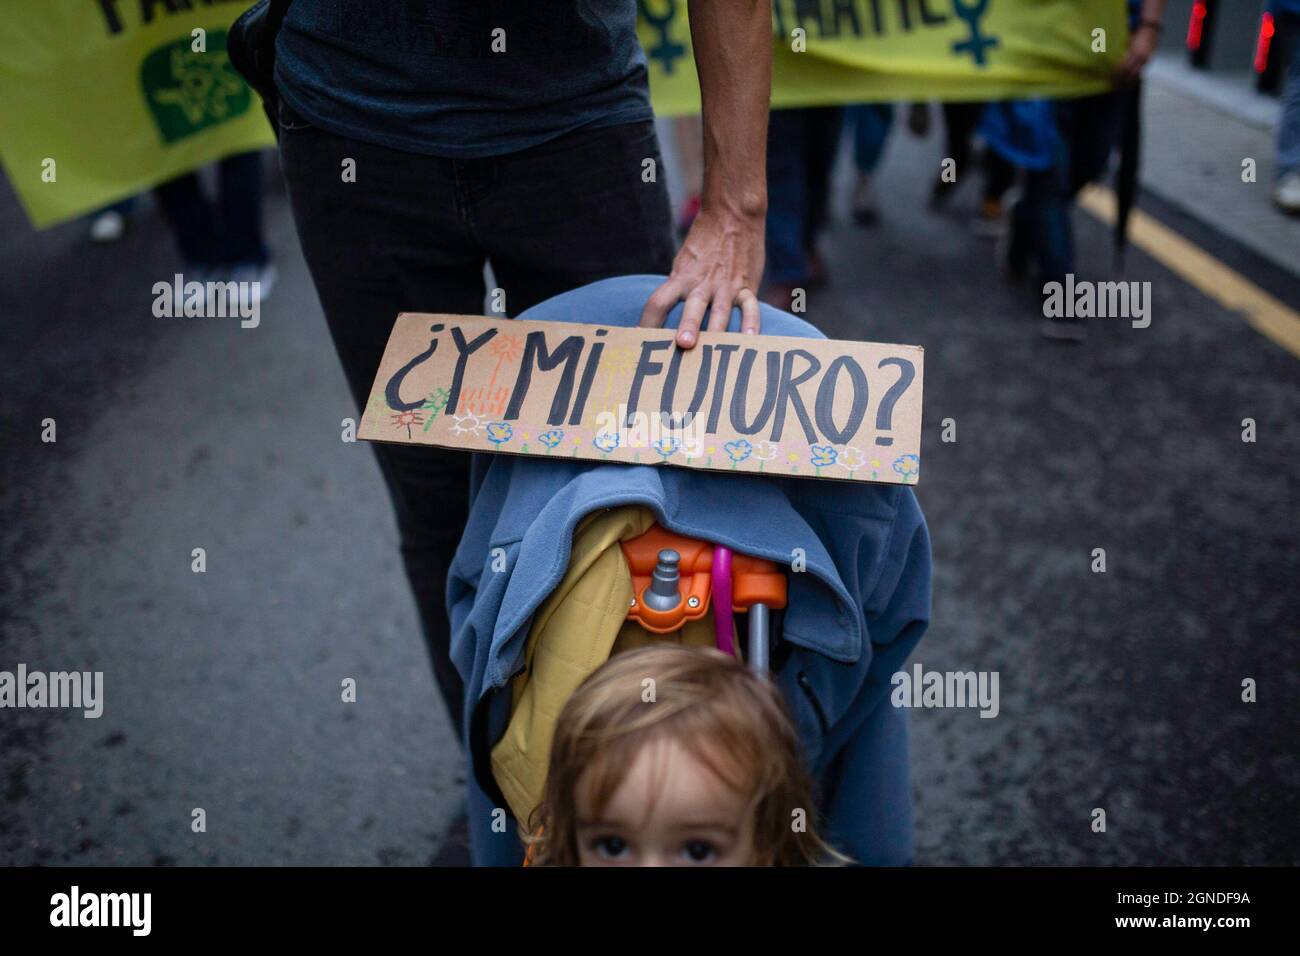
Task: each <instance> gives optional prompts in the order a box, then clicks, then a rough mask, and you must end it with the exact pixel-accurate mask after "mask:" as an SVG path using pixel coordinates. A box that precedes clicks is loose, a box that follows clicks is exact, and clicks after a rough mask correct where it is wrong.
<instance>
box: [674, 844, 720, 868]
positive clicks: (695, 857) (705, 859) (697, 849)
mask: <svg viewBox="0 0 1300 956" xmlns="http://www.w3.org/2000/svg"><path fill="white" fill-rule="evenodd" d="M683 851H684V852H685V854H686V858H687V859H688V860H690V861H691V862H692V863H712V862H713V861H714V860H715V859H717V856H718V851H717V848H716V847H714V845H713V844H712V843H709V842H707V841H705V840H692V841H691V842H690V843H687V844H686V846H685V847H683Z"/></svg>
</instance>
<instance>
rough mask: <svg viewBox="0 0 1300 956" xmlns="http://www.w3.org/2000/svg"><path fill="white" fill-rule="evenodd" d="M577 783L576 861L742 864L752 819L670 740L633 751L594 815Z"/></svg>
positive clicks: (749, 847)
mask: <svg viewBox="0 0 1300 956" xmlns="http://www.w3.org/2000/svg"><path fill="white" fill-rule="evenodd" d="M589 789H590V788H589V787H587V786H585V778H584V779H580V780H579V781H578V787H577V790H578V793H577V811H578V827H577V837H578V864H579V865H580V866H748V865H750V864H751V863H752V862H753V857H754V834H753V821H752V820H751V819H749V814H748V810H747V807H746V804H747V802H748V801H747V799H746V797H745V796H744V795H742V794H739V793H736V792H735V791H734V790H731V789H730V788H728V787H727V786H726V785H725V784H724V783H723V782H722V781H721V780H719V779H718V777H717V776H716V775H715V774H714V773H713V771H711V770H710V769H709V768H708V767H707V766H706V765H705V764H703V763H701V762H700V761H699V760H698V759H697V758H696V757H695V756H694V755H692V754H691V752H690V751H689V750H687V749H686V748H685V747H682V746H681V745H680V744H678V743H677V742H676V741H675V740H670V739H661V740H656V741H653V742H652V743H649V744H647V745H646V746H644V747H642V748H641V752H640V753H638V754H637V755H636V759H635V761H634V762H633V764H632V766H631V767H630V768H629V770H628V773H627V776H626V777H624V779H623V782H622V783H621V784H620V785H619V788H618V789H617V790H616V791H614V795H613V796H612V797H611V798H610V800H609V802H608V804H607V805H606V806H605V808H604V812H603V813H601V814H600V817H599V819H597V816H596V814H595V812H594V810H593V808H592V806H591V803H590V795H589V794H588V792H587V791H588V790H589Z"/></svg>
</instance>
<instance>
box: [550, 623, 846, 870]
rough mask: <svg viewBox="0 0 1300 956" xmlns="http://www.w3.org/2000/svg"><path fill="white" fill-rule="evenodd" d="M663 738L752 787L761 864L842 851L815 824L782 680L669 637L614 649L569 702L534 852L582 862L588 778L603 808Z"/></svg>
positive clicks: (735, 786) (810, 861)
mask: <svg viewBox="0 0 1300 956" xmlns="http://www.w3.org/2000/svg"><path fill="white" fill-rule="evenodd" d="M649 680H653V682H654V683H653V684H650V683H649ZM651 688H653V697H652V696H651V694H650V689H651ZM662 738H668V739H671V740H673V741H675V742H676V743H678V744H680V745H681V746H683V747H685V748H686V749H687V750H688V752H689V753H691V755H692V756H694V757H695V758H696V759H698V760H699V761H700V762H701V763H702V764H704V765H705V766H706V767H708V768H709V770H710V771H712V772H713V773H714V774H715V775H716V776H717V778H718V779H719V780H720V781H721V782H722V783H723V784H725V785H726V786H727V787H729V788H730V789H732V790H734V791H736V792H737V793H741V794H745V795H747V796H751V799H752V803H751V805H750V810H751V812H752V817H751V819H752V820H753V825H754V848H755V859H754V860H753V861H752V862H753V864H754V865H757V866H806V865H818V864H828V863H842V862H844V861H845V858H844V857H842V856H841V855H840V854H838V853H836V852H835V851H834V850H832V849H831V848H830V847H829V846H828V845H827V844H826V843H825V842H824V841H823V840H822V839H821V838H820V837H819V836H818V835H817V832H816V826H815V823H816V821H815V816H816V812H815V809H814V806H813V799H812V787H811V785H810V783H809V780H808V775H807V773H806V771H805V770H804V766H803V762H802V760H801V757H800V751H799V740H798V737H797V736H796V734H795V730H794V726H793V724H792V723H791V721H790V718H789V715H788V714H787V713H786V709H785V705H784V702H783V701H782V700H781V694H780V692H779V691H778V690H777V688H776V687H775V686H774V685H773V684H772V683H771V682H770V681H768V680H766V679H764V678H763V677H760V676H758V675H756V674H754V673H753V672H752V671H750V670H749V669H747V668H746V667H745V666H744V665H743V664H742V663H741V662H739V661H737V660H736V659H735V658H733V657H728V656H726V655H724V654H722V653H721V652H719V651H716V650H708V649H702V648H697V647H683V646H681V645H676V644H666V643H665V644H657V645H652V646H650V647H645V648H640V649H638V650H634V651H628V652H626V653H623V654H619V655H617V656H615V657H613V658H611V659H610V660H609V661H607V662H606V663H605V664H604V665H603V666H602V667H601V668H600V669H599V670H597V671H596V672H595V673H594V674H592V675H591V676H590V677H588V678H587V680H586V681H585V682H584V683H583V684H582V686H581V687H579V688H578V689H577V691H575V692H574V694H573V696H572V697H571V698H570V699H569V701H568V703H567V704H566V705H565V706H564V709H563V710H562V711H561V712H560V716H559V720H558V722H557V723H556V727H555V738H554V741H553V742H552V744H551V756H550V768H549V770H548V772H547V776H546V788H545V792H544V794H543V797H542V802H541V803H540V804H539V805H538V807H537V809H536V810H535V811H534V813H533V815H532V819H531V820H530V821H529V831H530V832H531V833H533V834H534V836H533V837H532V838H531V839H530V840H529V843H530V847H529V859H530V862H531V863H533V864H535V865H548V864H549V865H552V866H576V865H577V863H578V841H577V819H576V813H577V809H576V808H577V795H578V787H579V785H580V784H581V785H582V786H583V787H584V790H585V794H584V795H585V796H587V797H588V798H589V799H590V801H591V805H592V807H593V809H594V810H595V812H596V813H598V814H599V813H601V812H603V810H604V808H605V807H606V806H607V805H608V802H609V800H610V799H611V798H612V797H613V795H614V793H615V792H616V791H617V790H618V788H619V786H620V785H621V784H622V782H623V780H624V778H625V777H626V776H627V773H628V770H629V769H630V768H631V766H632V764H633V762H634V761H635V758H636V755H637V753H638V752H639V751H640V750H641V748H642V747H643V746H645V745H646V744H648V743H650V742H652V741H654V740H658V739H662ZM796 811H803V813H802V814H798V813H796ZM800 818H802V823H803V825H802V826H796V825H795V824H796V822H798V821H799V820H800Z"/></svg>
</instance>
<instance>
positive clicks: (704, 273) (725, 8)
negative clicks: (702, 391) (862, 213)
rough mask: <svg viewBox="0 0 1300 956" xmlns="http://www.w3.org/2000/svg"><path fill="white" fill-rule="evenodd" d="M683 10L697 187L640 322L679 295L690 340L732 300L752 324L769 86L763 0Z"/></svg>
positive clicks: (751, 328)
mask: <svg viewBox="0 0 1300 956" xmlns="http://www.w3.org/2000/svg"><path fill="white" fill-rule="evenodd" d="M688 11H689V13H690V21H691V42H692V44H693V45H694V47H695V70H696V73H698V74H699V78H700V102H701V104H702V106H703V118H704V192H703V196H702V199H701V204H700V212H699V215H698V216H696V217H695V222H694V223H693V224H692V226H691V231H690V232H689V233H688V234H687V236H686V241H685V242H684V243H683V244H682V248H681V251H680V252H678V253H677V258H676V259H674V260H673V271H672V274H671V275H670V276H669V277H668V281H667V282H665V283H664V284H663V285H661V286H660V287H659V288H658V289H656V290H655V291H654V292H653V293H652V294H651V296H650V299H649V301H647V302H646V305H645V308H644V309H643V310H642V312H641V325H642V326H651V327H659V326H662V325H663V324H664V320H665V319H666V318H667V316H668V313H669V311H671V310H672V308H673V306H675V305H676V304H677V303H678V302H679V301H681V300H682V299H685V300H686V306H685V308H684V309H683V310H682V319H681V322H680V323H678V327H677V344H678V345H680V346H681V347H682V348H684V349H689V348H692V347H693V346H694V345H695V343H696V342H697V341H698V340H699V331H700V323H701V322H702V321H703V319H704V314H705V312H708V313H709V324H708V328H709V330H710V331H720V330H724V329H726V327H727V322H728V320H729V319H730V318H731V309H732V306H735V305H738V306H740V310H741V325H740V328H741V331H742V332H758V331H759V311H758V284H759V282H760V281H761V280H762V278H763V227H764V221H765V219H766V216H767V170H766V164H767V110H768V100H769V98H770V95H771V89H772V5H771V0H710V2H708V3H693V4H691V5H690V6H689V7H688Z"/></svg>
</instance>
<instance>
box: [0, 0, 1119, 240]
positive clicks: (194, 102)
mask: <svg viewBox="0 0 1300 956" xmlns="http://www.w3.org/2000/svg"><path fill="white" fill-rule="evenodd" d="M299 2H304V0H299ZM250 3H251V0H208V2H204V3H201V4H200V3H197V2H191V0H177V2H162V0H5V7H4V15H3V16H2V17H0V163H3V165H4V168H5V171H6V172H7V173H8V176H9V179H10V181H11V182H12V183H13V186H14V189H15V190H16V191H17V193H18V197H19V199H20V200H21V201H22V204H23V206H24V208H25V209H26V210H27V214H28V216H29V217H30V218H31V220H32V222H33V223H34V224H35V225H36V226H37V227H44V226H49V225H52V224H54V223H57V222H61V221H63V220H66V219H69V218H72V217H74V216H78V215H82V214H84V213H87V212H91V211H93V210H95V209H98V208H100V207H102V206H104V205H107V204H108V203H111V202H113V201H115V200H117V199H121V198H123V197H126V196H130V195H133V194H135V193H138V192H142V191H144V190H146V189H149V188H150V187H152V186H154V185H157V184H158V183H160V182H164V181H166V180H168V179H171V178H173V177H175V176H178V175H180V174H181V173H184V172H187V171H188V170H191V169H195V168H197V167H199V166H202V165H203V164H205V163H208V162H211V161H213V160H216V159H220V158H221V157H223V156H228V155H231V154H233V153H238V152H242V151H245V150H248V149H255V148H258V147H262V146H267V145H270V144H271V143H272V142H273V137H272V135H271V130H270V128H269V127H268V125H267V123H266V119H265V116H264V115H263V113H262V109H261V104H260V103H259V102H258V98H257V95H256V94H255V93H253V92H252V90H250V89H249V88H248V86H247V84H245V83H244V81H243V79H242V78H241V77H240V76H239V75H238V74H237V73H236V72H235V70H234V68H233V67H232V66H231V65H230V60H229V57H228V56H227V54H226V31H227V29H228V27H229V24H230V23H231V21H233V20H234V18H235V17H236V16H237V15H238V14H239V13H240V12H241V11H242V10H243V9H245V8H246V7H247V6H248V5H249V4H250ZM187 7H192V8H193V9H186V8H187ZM638 7H639V13H640V23H639V34H640V37H641V43H642V46H643V47H644V48H645V52H646V58H647V61H648V63H649V65H650V90H651V98H652V100H653V102H654V107H655V111H656V112H657V113H658V114H659V115H661V116H673V115H680V114H686V113H693V112H698V110H699V86H698V80H697V78H696V75H695V65H694V59H693V54H692V50H691V41H690V29H689V25H688V23H687V17H686V2H685V0H638ZM772 11H773V36H774V42H775V44H776V53H775V61H774V75H773V82H772V103H773V105H774V106H778V107H782V106H810V105H817V104H825V103H861V102H873V101H891V100H899V99H910V100H927V99H938V100H986V99H1002V98H1008V97H1017V98H1018V97H1028V96H1078V95H1082V94H1085V93H1092V92H1098V91H1100V90H1104V89H1106V88H1107V87H1108V86H1109V84H1110V79H1109V78H1110V74H1111V70H1112V69H1113V68H1114V66H1115V65H1116V63H1118V61H1119V59H1120V58H1121V57H1122V55H1123V50H1124V45H1125V43H1126V40H1127V28H1126V22H1125V19H1126V18H1125V2H1124V0H773V4H772Z"/></svg>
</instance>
